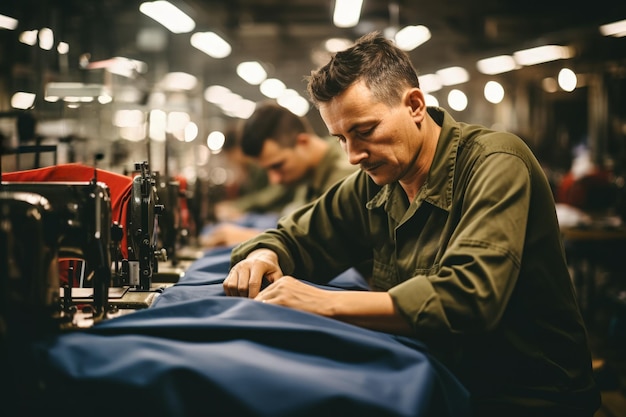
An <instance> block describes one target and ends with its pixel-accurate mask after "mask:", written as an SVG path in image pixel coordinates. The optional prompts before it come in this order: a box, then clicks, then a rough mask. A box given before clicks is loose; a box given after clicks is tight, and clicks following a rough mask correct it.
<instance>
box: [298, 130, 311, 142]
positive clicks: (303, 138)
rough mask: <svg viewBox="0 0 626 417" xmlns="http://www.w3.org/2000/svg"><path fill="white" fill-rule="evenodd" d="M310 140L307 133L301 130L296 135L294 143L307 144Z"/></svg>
mask: <svg viewBox="0 0 626 417" xmlns="http://www.w3.org/2000/svg"><path fill="white" fill-rule="evenodd" d="M310 140H311V137H310V136H309V134H308V133H305V132H301V133H298V134H297V135H296V145H307V144H308V143H309V142H310Z"/></svg>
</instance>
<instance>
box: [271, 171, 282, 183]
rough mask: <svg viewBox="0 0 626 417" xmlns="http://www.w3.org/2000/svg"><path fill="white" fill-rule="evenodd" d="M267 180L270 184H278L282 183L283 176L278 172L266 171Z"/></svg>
mask: <svg viewBox="0 0 626 417" xmlns="http://www.w3.org/2000/svg"><path fill="white" fill-rule="evenodd" d="M267 179H268V181H269V182H270V183H271V184H280V183H281V182H282V179H283V176H282V174H281V173H280V172H278V171H268V172H267Z"/></svg>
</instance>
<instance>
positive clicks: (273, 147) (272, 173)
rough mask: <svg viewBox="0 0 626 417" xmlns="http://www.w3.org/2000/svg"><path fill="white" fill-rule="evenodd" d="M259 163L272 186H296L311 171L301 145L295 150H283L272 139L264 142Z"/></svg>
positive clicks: (295, 147) (298, 144)
mask: <svg viewBox="0 0 626 417" xmlns="http://www.w3.org/2000/svg"><path fill="white" fill-rule="evenodd" d="M257 162H258V164H259V165H260V166H261V167H262V168H264V169H265V170H266V171H267V176H268V179H269V181H270V182H271V183H272V184H283V185H287V186H291V185H295V184H297V183H298V182H300V181H302V180H303V179H304V177H305V176H306V174H307V172H308V169H309V168H308V159H307V157H306V153H305V152H303V149H302V145H301V144H300V143H296V145H295V146H294V147H293V148H282V147H280V145H279V144H278V143H277V142H276V141H274V140H271V139H267V140H266V141H265V142H264V144H263V149H261V153H260V155H259V157H258V158H257Z"/></svg>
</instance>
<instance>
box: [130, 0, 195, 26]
mask: <svg viewBox="0 0 626 417" xmlns="http://www.w3.org/2000/svg"><path fill="white" fill-rule="evenodd" d="M139 11H140V12H141V13H143V14H145V15H146V16H148V17H150V18H152V19H154V20H156V21H157V22H159V23H160V24H162V25H163V26H165V27H166V28H167V29H168V30H169V31H170V32H172V33H188V32H191V31H192V30H194V29H195V27H196V22H194V20H193V19H192V18H191V17H189V16H187V15H186V14H185V12H183V11H182V10H180V9H179V8H178V7H176V6H174V5H173V4H172V3H170V2H169V1H165V0H158V1H147V2H145V3H141V5H140V6H139Z"/></svg>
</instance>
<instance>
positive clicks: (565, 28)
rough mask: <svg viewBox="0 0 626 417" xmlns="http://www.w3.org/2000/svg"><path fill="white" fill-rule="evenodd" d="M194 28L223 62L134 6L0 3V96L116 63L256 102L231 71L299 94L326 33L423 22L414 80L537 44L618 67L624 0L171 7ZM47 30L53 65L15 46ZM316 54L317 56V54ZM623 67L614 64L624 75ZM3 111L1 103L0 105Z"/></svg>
mask: <svg viewBox="0 0 626 417" xmlns="http://www.w3.org/2000/svg"><path fill="white" fill-rule="evenodd" d="M172 3H174V4H176V5H178V6H179V7H180V8H181V9H182V10H184V11H186V12H187V14H188V15H189V16H191V17H192V18H193V19H194V20H195V22H196V27H195V30H196V31H213V32H216V33H218V34H220V35H221V36H222V37H223V38H224V39H226V40H227V41H228V42H229V43H230V44H231V45H232V50H233V51H232V54H231V55H230V56H228V57H227V58H224V59H216V58H211V57H209V56H207V55H206V54H204V53H203V52H201V51H199V50H197V49H195V48H193V47H192V46H191V45H190V41H189V39H190V33H186V34H173V33H170V32H168V31H167V30H166V29H164V28H163V27H162V26H161V25H159V24H158V23H156V22H155V21H154V20H152V19H150V18H149V17H147V16H145V15H144V14H142V13H140V12H139V5H140V4H141V2H140V1H135V0H99V1H95V0H94V1H91V0H19V1H18V0H10V1H9V2H3V4H2V5H1V6H0V14H5V15H8V16H11V17H14V18H15V19H18V21H19V26H18V28H16V30H13V31H7V30H2V31H0V77H1V78H2V82H3V88H4V90H6V92H7V93H8V94H11V92H12V91H14V90H19V89H20V88H28V87H30V88H31V89H32V88H33V87H32V85H33V84H34V85H35V88H37V86H38V85H45V83H46V82H49V81H82V82H98V81H102V80H99V79H98V78H99V77H100V78H102V77H103V75H102V74H101V73H97V72H93V71H89V70H86V69H85V62H84V61H85V60H88V61H89V62H99V61H103V60H107V59H109V58H112V57H117V56H123V57H127V58H132V59H136V60H140V61H142V62H145V63H146V64H147V67H148V70H147V71H146V72H145V73H143V74H139V75H138V76H137V78H136V79H135V80H133V83H134V84H135V85H136V86H139V87H140V88H141V89H143V90H144V91H145V92H146V93H149V91H150V90H151V89H152V88H153V86H154V85H155V84H156V83H157V82H158V80H159V78H160V77H162V76H163V75H164V74H165V73H167V72H171V71H183V72H187V73H190V74H192V75H195V76H196V77H198V79H199V80H200V87H198V88H199V89H200V90H201V89H203V88H205V87H207V86H209V85H214V84H219V85H225V86H227V87H228V88H230V89H232V90H233V91H235V92H237V93H238V94H241V95H242V96H244V97H247V98H249V99H250V100H252V101H259V100H262V99H263V98H264V97H263V96H262V95H261V94H260V92H259V89H258V86H251V85H246V83H244V82H242V80H241V79H240V78H239V77H238V76H237V75H236V73H235V69H236V66H237V64H238V63H240V62H242V61H249V60H256V61H259V62H261V63H262V64H263V66H264V67H265V69H266V71H267V73H268V76H270V77H276V78H279V79H281V80H282V81H283V82H284V83H285V84H286V85H287V86H288V87H289V88H293V89H295V90H297V91H299V92H301V93H302V94H305V84H304V81H303V77H304V76H306V75H307V74H309V73H310V71H311V70H312V69H314V68H316V67H317V66H318V65H319V64H320V62H321V61H320V59H321V60H323V59H325V55H324V53H323V52H322V50H323V49H322V45H323V42H324V41H325V40H326V39H328V38H329V37H343V38H347V39H349V40H354V39H356V38H357V37H358V36H360V35H362V34H364V33H366V32H369V31H372V30H380V31H390V30H394V29H398V28H401V27H403V26H406V25H425V26H427V27H428V28H429V29H430V32H431V34H432V37H431V39H430V40H429V41H427V42H426V43H425V44H423V45H421V46H419V47H418V48H416V49H414V50H413V51H411V52H410V56H411V58H412V59H413V62H414V64H415V66H416V68H417V69H418V71H420V72H421V73H429V72H433V71H436V70H438V69H440V68H443V67H447V66H451V65H463V66H466V67H467V68H468V69H470V70H471V71H474V72H475V71H476V70H475V62H476V60H477V59H481V58H486V57H489V56H493V55H498V54H511V53H513V52H514V51H515V50H518V49H522V48H527V47H532V46H537V45H540V44H545V43H556V44H562V45H569V46H572V47H574V48H575V49H576V59H577V63H578V65H579V66H593V65H598V63H603V65H604V64H606V63H607V62H608V63H610V62H615V63H616V65H617V66H618V67H621V68H623V67H624V60H625V59H626V46H625V44H624V42H625V41H624V38H606V37H603V36H601V35H600V33H599V31H598V26H599V25H600V24H604V23H608V22H612V21H616V20H621V19H624V18H626V2H616V1H613V0H596V1H595V2H591V3H586V4H585V5H584V7H580V6H577V5H574V3H572V2H569V1H562V0H543V1H540V0H527V1H522V2H519V1H503V0H482V1H466V0H438V1H423V0H419V1H415V0H412V1H410V0H396V1H393V0H385V1H381V0H364V1H363V8H362V13H361V20H360V23H359V24H358V25H357V26H355V27H352V28H337V27H335V26H334V25H333V23H332V7H333V4H334V1H333V0H289V1H284V0H226V1H225V0H185V1H184V2H181V1H172ZM42 27H50V28H52V29H53V30H54V32H55V37H56V38H58V40H62V41H64V42H67V43H68V44H69V48H70V49H69V53H68V54H67V55H66V56H64V57H62V58H59V57H58V56H57V54H55V52H54V51H41V50H39V49H38V48H33V47H28V46H26V45H23V44H21V43H19V42H17V38H18V36H19V33H20V32H22V31H24V30H32V29H38V28H42ZM320 57H321V58H320ZM622 70H623V69H622ZM2 105H3V107H6V106H5V104H4V103H3V104H2Z"/></svg>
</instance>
